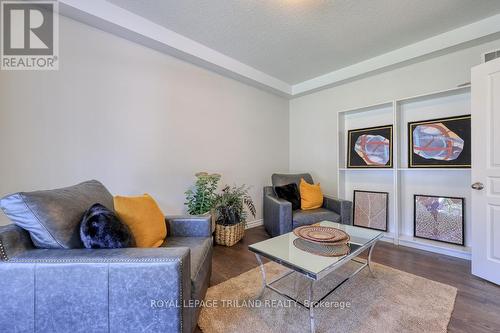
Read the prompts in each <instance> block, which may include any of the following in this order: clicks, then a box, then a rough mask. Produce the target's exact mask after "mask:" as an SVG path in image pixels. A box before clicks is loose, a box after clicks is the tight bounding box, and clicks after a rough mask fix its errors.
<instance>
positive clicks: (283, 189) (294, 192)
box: [274, 183, 300, 210]
mask: <svg viewBox="0 0 500 333" xmlns="http://www.w3.org/2000/svg"><path fill="white" fill-rule="evenodd" d="M274 191H275V192H276V195H277V196H278V198H281V199H284V200H286V201H289V202H291V203H292V210H297V209H300V194H299V188H298V187H297V184H295V183H291V184H287V185H283V186H275V187H274Z"/></svg>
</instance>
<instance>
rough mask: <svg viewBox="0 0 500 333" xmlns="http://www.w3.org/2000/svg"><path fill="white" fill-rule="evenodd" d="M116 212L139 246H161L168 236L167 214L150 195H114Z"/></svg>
mask: <svg viewBox="0 0 500 333" xmlns="http://www.w3.org/2000/svg"><path fill="white" fill-rule="evenodd" d="M114 204H115V212H116V214H117V215H118V217H119V218H120V220H122V221H123V223H125V224H126V225H127V226H128V227H129V228H130V230H131V231H132V234H133V235H134V238H135V243H136V246H137V247H159V246H160V245H161V244H163V242H164V240H165V238H166V237H167V227H166V225H165V215H163V212H162V211H161V209H160V207H159V206H158V204H157V203H156V201H155V200H154V199H153V198H152V197H151V196H150V195H149V194H144V195H141V196H137V197H122V196H118V195H117V196H115V197H114Z"/></svg>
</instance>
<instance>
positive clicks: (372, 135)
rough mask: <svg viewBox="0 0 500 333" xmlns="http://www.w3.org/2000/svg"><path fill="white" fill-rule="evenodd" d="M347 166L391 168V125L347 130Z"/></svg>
mask: <svg viewBox="0 0 500 333" xmlns="http://www.w3.org/2000/svg"><path fill="white" fill-rule="evenodd" d="M347 136H348V153H347V167H348V168H392V125H387V126H379V127H370V128H362V129H355V130H349V131H348V133H347Z"/></svg>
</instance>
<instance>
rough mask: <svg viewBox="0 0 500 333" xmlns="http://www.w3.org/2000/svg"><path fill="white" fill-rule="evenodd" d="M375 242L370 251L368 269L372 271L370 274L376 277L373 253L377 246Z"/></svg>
mask: <svg viewBox="0 0 500 333" xmlns="http://www.w3.org/2000/svg"><path fill="white" fill-rule="evenodd" d="M375 244H377V242H375V243H373V244H372V246H371V247H370V252H368V260H367V262H368V270H369V271H370V274H371V275H372V276H373V277H375V273H374V272H373V267H372V253H373V248H374V247H375Z"/></svg>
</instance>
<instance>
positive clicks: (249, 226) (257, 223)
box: [245, 219, 264, 229]
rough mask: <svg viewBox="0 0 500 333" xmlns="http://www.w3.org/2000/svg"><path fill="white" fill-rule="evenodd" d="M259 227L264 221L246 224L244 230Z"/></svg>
mask: <svg viewBox="0 0 500 333" xmlns="http://www.w3.org/2000/svg"><path fill="white" fill-rule="evenodd" d="M261 225H264V220H262V219H259V220H253V221H250V222H247V225H246V227H245V229H250V228H255V227H258V226H261Z"/></svg>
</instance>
